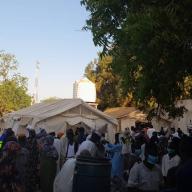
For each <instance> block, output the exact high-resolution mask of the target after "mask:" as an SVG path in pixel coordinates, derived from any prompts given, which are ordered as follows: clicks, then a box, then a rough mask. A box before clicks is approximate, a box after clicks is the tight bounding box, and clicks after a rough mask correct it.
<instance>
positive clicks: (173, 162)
mask: <svg viewBox="0 0 192 192" xmlns="http://www.w3.org/2000/svg"><path fill="white" fill-rule="evenodd" d="M180 161H181V158H180V157H179V156H178V155H175V156H174V157H172V158H171V159H170V158H169V155H168V154H166V155H164V156H163V159H162V173H163V176H164V177H167V173H168V171H169V169H171V168H172V167H176V166H177V165H179V163H180Z"/></svg>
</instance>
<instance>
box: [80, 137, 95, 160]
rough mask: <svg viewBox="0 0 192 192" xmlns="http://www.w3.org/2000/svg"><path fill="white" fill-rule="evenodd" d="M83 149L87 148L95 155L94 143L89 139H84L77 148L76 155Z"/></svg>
mask: <svg viewBox="0 0 192 192" xmlns="http://www.w3.org/2000/svg"><path fill="white" fill-rule="evenodd" d="M83 150H88V151H89V153H90V154H91V156H92V157H95V156H96V153H97V147H96V145H95V143H93V142H92V141H90V140H86V141H84V142H83V143H81V145H80V146H79V149H78V151H77V153H76V156H78V155H80V154H81V152H82V151H83Z"/></svg>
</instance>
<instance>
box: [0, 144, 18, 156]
mask: <svg viewBox="0 0 192 192" xmlns="http://www.w3.org/2000/svg"><path fill="white" fill-rule="evenodd" d="M20 149H21V146H20V145H19V144H18V143H16V142H15V141H9V142H7V143H6V144H5V146H4V147H3V151H4V152H5V153H6V154H7V155H16V153H17V152H18V151H19V150H20Z"/></svg>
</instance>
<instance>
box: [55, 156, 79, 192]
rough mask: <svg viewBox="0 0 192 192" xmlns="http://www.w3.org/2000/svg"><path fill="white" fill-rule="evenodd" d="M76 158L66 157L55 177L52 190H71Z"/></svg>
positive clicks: (68, 191) (66, 191)
mask: <svg viewBox="0 0 192 192" xmlns="http://www.w3.org/2000/svg"><path fill="white" fill-rule="evenodd" d="M75 164H76V159H74V158H71V159H68V160H67V161H66V162H65V164H64V165H63V167H62V169H61V171H60V172H59V173H58V175H57V176H56V177H55V181H54V185H53V191H54V192H72V188H73V175H74V170H75Z"/></svg>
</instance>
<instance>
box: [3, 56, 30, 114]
mask: <svg viewBox="0 0 192 192" xmlns="http://www.w3.org/2000/svg"><path fill="white" fill-rule="evenodd" d="M17 66H18V63H17V60H16V58H15V56H14V55H11V54H8V53H5V52H0V116H2V115H3V114H5V113H8V112H11V111H16V110H19V109H21V108H24V107H27V106H29V105H30V104H31V97H30V96H29V95H28V94H27V78H26V77H23V76H21V75H20V74H19V73H17Z"/></svg>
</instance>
